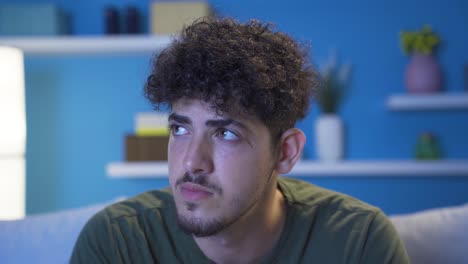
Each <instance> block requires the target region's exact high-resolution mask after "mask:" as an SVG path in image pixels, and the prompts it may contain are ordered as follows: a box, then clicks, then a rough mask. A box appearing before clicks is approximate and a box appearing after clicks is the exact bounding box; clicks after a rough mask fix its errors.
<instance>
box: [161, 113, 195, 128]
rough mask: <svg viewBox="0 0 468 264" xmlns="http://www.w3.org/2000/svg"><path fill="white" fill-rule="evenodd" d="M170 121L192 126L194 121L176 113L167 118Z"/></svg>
mask: <svg viewBox="0 0 468 264" xmlns="http://www.w3.org/2000/svg"><path fill="white" fill-rule="evenodd" d="M167 120H168V121H175V122H177V123H181V124H189V125H190V124H192V120H190V118H188V117H186V116H183V115H179V114H176V113H172V114H170V115H169V117H168V118H167Z"/></svg>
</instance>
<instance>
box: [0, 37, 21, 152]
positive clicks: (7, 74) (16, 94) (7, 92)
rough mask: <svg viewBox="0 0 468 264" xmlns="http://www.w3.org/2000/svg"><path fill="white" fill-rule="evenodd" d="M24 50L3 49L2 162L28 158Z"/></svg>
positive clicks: (0, 54) (0, 58)
mask: <svg viewBox="0 0 468 264" xmlns="http://www.w3.org/2000/svg"><path fill="white" fill-rule="evenodd" d="M24 93H25V92H24V62H23V53H22V52H21V50H19V49H16V48H10V47H1V46H0V127H1V129H0V159H1V158H2V157H9V158H11V157H13V156H21V157H23V156H24V153H25V148H26V110H25V108H26V107H25V96H24Z"/></svg>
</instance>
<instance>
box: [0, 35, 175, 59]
mask: <svg viewBox="0 0 468 264" xmlns="http://www.w3.org/2000/svg"><path fill="white" fill-rule="evenodd" d="M172 38H173V37H171V36H169V35H150V36H148V35H135V36H131V35H120V36H57V37H14V38H5V37H1V38H0V45H1V46H12V47H17V48H19V49H21V50H23V52H25V53H26V54H27V55H29V54H33V55H51V54H91V53H94V54H95V53H103V54H106V53H107V54H116V53H117V54H118V53H152V52H157V51H161V50H162V49H163V48H164V47H166V46H167V45H169V43H170V41H171V40H172Z"/></svg>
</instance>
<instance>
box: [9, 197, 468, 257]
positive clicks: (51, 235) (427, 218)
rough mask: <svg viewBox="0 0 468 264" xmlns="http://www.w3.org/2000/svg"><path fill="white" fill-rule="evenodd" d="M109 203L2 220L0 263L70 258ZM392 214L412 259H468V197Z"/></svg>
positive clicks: (392, 218)
mask: <svg viewBox="0 0 468 264" xmlns="http://www.w3.org/2000/svg"><path fill="white" fill-rule="evenodd" d="M108 204H109V203H102V204H95V205H92V206H88V207H84V208H78V209H73V210H66V211H61V212H56V213H49V214H42V215H36V216H29V217H27V218H26V219H23V220H16V221H0V263H2V264H9V263H67V262H68V258H69V256H70V254H71V251H72V249H73V245H74V243H75V241H76V239H77V237H78V234H79V232H80V230H81V228H82V227H83V225H84V224H85V223H86V221H87V220H88V219H89V218H90V217H91V216H92V215H93V214H95V213H96V212H97V211H99V210H101V209H102V208H104V207H105V206H106V205H108ZM390 219H391V220H392V222H393V223H394V225H395V227H396V229H397V230H398V232H399V234H400V236H401V238H402V239H403V241H404V243H405V246H406V248H407V250H408V254H409V256H410V258H411V262H412V263H413V264H432V263H434V264H435V263H443V264H451V263H453V264H458V263H468V203H467V204H465V205H460V206H453V207H446V208H436V209H431V210H427V211H422V212H416V213H412V214H406V215H393V216H391V217H390Z"/></svg>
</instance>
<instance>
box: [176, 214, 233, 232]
mask: <svg viewBox="0 0 468 264" xmlns="http://www.w3.org/2000/svg"><path fill="white" fill-rule="evenodd" d="M177 222H178V225H179V227H180V229H181V230H182V231H184V233H186V234H189V235H194V236H196V237H209V236H213V235H215V234H217V233H219V232H220V231H221V230H223V229H224V228H225V227H226V225H225V224H224V222H223V221H219V220H215V219H212V220H208V219H202V218H199V217H196V216H188V215H181V214H178V215H177Z"/></svg>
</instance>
